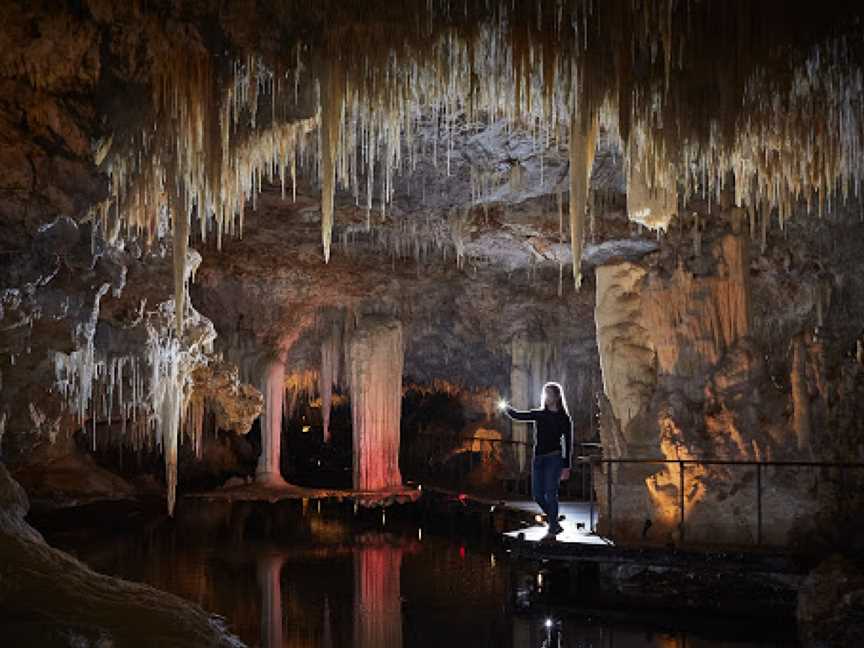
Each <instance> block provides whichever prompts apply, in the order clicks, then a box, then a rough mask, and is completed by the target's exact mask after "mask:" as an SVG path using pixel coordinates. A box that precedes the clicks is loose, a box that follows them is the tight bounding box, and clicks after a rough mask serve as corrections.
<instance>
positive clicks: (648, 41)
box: [95, 0, 864, 327]
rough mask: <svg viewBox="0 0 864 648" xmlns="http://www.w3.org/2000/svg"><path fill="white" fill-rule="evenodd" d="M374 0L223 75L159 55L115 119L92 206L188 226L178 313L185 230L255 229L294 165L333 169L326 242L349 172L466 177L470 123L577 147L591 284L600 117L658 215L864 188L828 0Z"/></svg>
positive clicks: (643, 204) (292, 186) (575, 220)
mask: <svg viewBox="0 0 864 648" xmlns="http://www.w3.org/2000/svg"><path fill="white" fill-rule="evenodd" d="M378 4H380V5H381V10H380V12H377V11H376V12H372V13H369V12H368V10H363V9H362V7H361V5H362V6H365V7H367V8H368V3H358V2H335V0H324V1H323V2H322V3H321V6H320V7H319V8H318V9H317V11H318V13H319V14H320V15H323V16H327V20H326V21H323V20H322V21H321V23H320V25H319V27H320V29H321V33H320V34H319V35H318V37H316V39H315V40H314V41H312V42H309V43H306V44H301V43H297V44H296V46H294V47H293V49H292V50H291V51H292V52H293V53H292V54H291V56H289V57H286V59H285V60H276V59H272V58H268V57H267V56H266V54H262V55H261V56H260V57H258V56H249V57H244V58H243V59H242V60H241V61H239V62H235V63H233V64H232V66H231V67H230V69H228V70H227V71H226V70H222V69H220V68H219V66H218V64H217V63H216V59H215V58H214V57H212V56H211V55H210V53H209V52H207V51H204V50H195V51H189V52H186V51H182V55H181V54H175V55H174V56H172V57H171V58H170V60H166V61H162V62H160V63H158V64H156V65H155V67H154V69H153V75H152V88H153V92H152V106H151V107H150V110H149V111H148V113H147V114H148V115H149V116H148V118H147V123H146V124H145V126H144V127H143V128H142V129H141V130H139V131H137V132H135V133H131V134H130V133H126V134H125V136H127V140H126V141H125V142H121V139H122V134H115V145H114V150H113V151H112V152H110V153H109V154H108V157H107V158H106V160H105V161H104V165H105V168H106V170H107V171H108V172H109V175H110V179H111V191H110V196H109V198H108V199H107V200H106V201H105V202H104V203H103V204H102V205H100V206H99V207H98V208H97V209H96V212H95V215H96V217H97V219H98V221H99V222H100V224H101V226H102V228H103V232H104V236H105V237H106V238H107V239H109V240H112V239H117V238H125V237H139V238H143V239H145V240H147V241H153V240H155V239H157V238H162V237H170V238H172V240H173V243H174V248H175V253H174V258H175V276H176V278H177V279H176V282H175V283H176V285H175V298H176V305H177V310H176V312H177V314H178V316H177V318H176V322H177V326H178V327H182V323H183V320H184V314H185V313H186V310H187V307H186V305H185V295H186V292H187V290H188V287H187V281H188V275H189V273H188V268H187V259H188V257H189V255H188V254H187V247H188V245H189V241H190V239H191V238H193V237H200V239H202V240H206V239H208V238H212V239H214V240H215V241H216V242H217V245H221V242H222V239H223V237H224V236H229V237H230V236H240V235H242V231H243V225H244V218H245V209H246V206H247V205H248V204H250V203H251V205H252V208H253V209H254V208H255V206H256V200H257V198H256V196H257V194H258V193H259V192H260V191H261V189H262V187H263V186H264V184H266V183H274V184H277V185H280V186H281V188H282V193H283V196H287V195H288V194H292V195H296V188H297V182H298V175H300V174H305V175H306V176H307V177H312V178H317V180H318V182H319V183H320V186H321V193H322V197H321V211H322V217H321V223H322V245H323V249H324V258H325V260H326V259H329V256H330V247H331V240H332V229H333V226H334V211H335V194H336V191H337V188H341V189H342V190H344V191H347V192H348V193H349V194H350V195H352V196H353V198H354V201H355V203H356V204H358V205H361V206H365V207H366V208H367V209H368V210H369V211H370V212H371V211H372V210H373V209H380V210H381V213H382V216H383V215H384V214H385V213H386V208H387V205H388V204H389V203H390V202H391V201H392V200H393V198H394V193H395V188H396V183H395V178H396V177H398V176H399V175H400V174H408V173H410V172H411V171H412V170H413V169H414V168H415V167H416V165H417V163H418V161H419V160H420V159H430V158H431V160H432V161H433V163H434V164H435V165H436V166H438V167H439V168H441V169H442V172H446V173H448V174H449V173H450V172H451V168H452V166H453V154H454V147H455V144H456V141H457V139H458V137H463V136H464V133H465V132H471V131H478V130H480V129H482V128H484V127H486V126H488V125H489V124H492V123H497V122H502V121H503V122H505V123H506V124H508V127H509V128H512V129H514V130H521V131H523V132H527V133H530V134H531V136H532V138H533V140H534V142H535V151H536V155H539V156H540V157H541V158H542V157H543V155H544V154H545V152H546V151H549V150H551V149H555V150H568V151H569V155H570V167H571V169H570V177H569V183H570V209H569V224H570V232H571V236H570V238H571V244H572V246H573V265H574V278H575V280H576V283H577V286H578V284H579V281H580V277H579V266H580V260H581V248H582V241H583V238H584V235H583V232H584V229H585V227H584V220H585V218H586V211H587V209H588V202H589V189H590V187H589V184H590V183H589V179H590V175H591V168H592V163H593V158H594V153H595V150H596V147H597V144H598V142H599V141H600V139H601V138H599V136H598V133H599V132H604V133H605V135H604V137H603V138H602V139H603V141H612V142H615V141H616V140H617V142H618V145H619V147H620V149H621V150H622V151H623V152H624V164H625V170H626V177H627V179H628V183H630V185H631V188H632V189H633V191H632V192H630V193H632V194H633V197H634V198H633V204H630V203H629V201H628V211H629V212H630V215H631V217H632V218H634V219H635V220H639V221H640V222H642V223H644V224H646V225H649V226H651V227H655V228H658V229H665V227H667V226H668V219H669V218H671V217H673V216H674V215H675V213H677V210H678V207H679V206H680V205H683V204H686V202H687V201H688V200H689V199H690V198H691V197H695V196H700V197H706V198H709V199H712V200H713V199H716V198H717V197H718V195H719V193H720V192H721V191H722V190H724V189H734V197H735V202H736V204H737V205H738V206H740V207H744V208H746V209H747V210H749V211H750V212H751V222H752V221H753V216H752V214H753V213H758V214H759V215H760V218H761V219H762V222H765V221H767V220H768V218H769V217H770V215H771V214H772V213H773V214H776V215H777V216H778V218H779V221H780V222H781V224H782V222H783V221H784V220H785V219H786V218H788V217H789V216H790V215H791V214H792V212H793V210H794V209H795V208H796V206H797V205H799V204H800V203H801V202H805V203H806V204H807V205H808V207H812V208H813V211H817V212H819V213H821V212H822V211H823V210H825V209H826V208H829V207H830V204H831V201H834V200H837V199H838V198H841V199H845V198H847V197H848V196H849V194H850V193H854V194H856V195H857V192H858V189H859V187H860V182H861V177H860V175H861V173H862V169H864V157H862V156H864V125H862V114H864V113H862V110H861V108H862V106H861V98H862V96H864V80H862V69H861V65H860V63H859V60H860V52H859V51H858V48H860V46H859V45H858V44H857V42H858V40H860V38H859V39H857V40H856V39H855V38H853V37H852V36H851V35H850V34H848V33H843V32H842V31H840V30H838V29H836V28H834V27H832V26H830V25H826V24H825V23H824V21H819V20H815V19H814V20H812V21H810V22H812V23H813V24H812V25H808V24H807V22H808V20H810V18H811V17H812V16H811V14H813V12H814V11H815V10H813V9H810V10H808V11H809V12H810V13H806V12H805V13H795V12H796V11H799V10H792V9H788V8H786V10H787V15H786V19H785V20H784V27H783V28H780V27H778V26H777V25H774V24H772V23H771V20H770V18H771V11H773V10H780V9H781V8H784V5H783V3H780V2H779V1H775V0H766V1H765V2H760V3H752V2H749V1H747V0H736V1H735V2H708V1H707V0H703V1H701V2H697V1H695V0H663V1H661V2H651V3H636V2H631V1H630V0H626V1H621V2H592V1H590V0H579V1H576V0H554V1H553V0H549V1H545V0H538V1H537V2H514V3H498V2H492V1H491V0H489V1H486V2H477V3H473V2H452V1H450V0H428V2H427V3H425V6H423V7H421V9H420V10H418V9H417V8H416V6H414V5H413V3H401V2H396V3H378ZM391 5H392V6H391ZM407 5H411V6H412V9H411V10H410V11H408V9H406V6H407ZM286 6H288V7H293V9H294V10H296V7H294V6H293V4H292V3H287V4H286ZM376 6H377V5H376ZM789 12H792V15H788V13H789ZM813 15H814V16H815V14H813ZM848 24H852V25H854V24H855V23H854V22H848ZM850 29H854V27H852V28H850ZM304 96H305V97H309V96H311V97H314V99H313V102H314V107H313V110H311V111H310V110H307V111H306V116H305V117H303V118H298V117H297V115H298V114H302V113H303V110H304V106H303V100H302V97H304ZM307 108H308V106H307ZM517 180H518V178H517ZM511 182H512V178H511ZM637 189H638V191H637ZM637 196H642V198H639V199H637V198H636V197H637ZM476 199H477V200H481V199H482V192H479V191H478V192H477V197H476ZM559 203H560V200H559ZM652 210H653V213H652ZM450 220H453V219H450ZM454 222H455V221H454ZM457 234H458V232H454V235H453V237H452V238H453V241H454V245H456V247H457V250H456V252H457V254H456V258H457V259H460V260H461V258H462V255H461V254H460V253H459V250H458V243H459V241H461V240H462V237H461V235H457Z"/></svg>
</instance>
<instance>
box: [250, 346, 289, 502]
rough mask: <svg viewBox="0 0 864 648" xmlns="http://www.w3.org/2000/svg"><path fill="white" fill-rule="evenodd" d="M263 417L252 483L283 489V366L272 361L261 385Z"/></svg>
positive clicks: (281, 363) (265, 371) (276, 361)
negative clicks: (281, 461) (259, 448)
mask: <svg viewBox="0 0 864 648" xmlns="http://www.w3.org/2000/svg"><path fill="white" fill-rule="evenodd" d="M261 391H262V392H263V394H264V414H263V416H262V419H261V456H260V457H258V467H257V468H256V470H255V481H256V483H258V484H263V485H265V486H284V485H285V480H284V479H282V473H281V472H280V470H279V458H280V456H281V450H282V406H283V404H284V401H285V364H284V363H283V362H281V361H279V360H272V361H270V362H269V363H268V364H267V367H266V369H265V370H264V379H263V381H262V385H261Z"/></svg>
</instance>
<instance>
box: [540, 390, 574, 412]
mask: <svg viewBox="0 0 864 648" xmlns="http://www.w3.org/2000/svg"><path fill="white" fill-rule="evenodd" d="M547 389H549V390H551V391H552V392H553V393H554V394H555V395H556V396H557V397H558V410H559V411H561V412H563V413H564V414H566V415H567V416H570V410H568V409H567V399H566V398H565V397H564V390H563V389H562V387H561V384H560V383H557V382H547V383H546V384H545V385H543V393H542V394H541V396H540V402H541V403H542V405H543V409H545V410H548V409H549V407H548V404H547V403H546V390H547Z"/></svg>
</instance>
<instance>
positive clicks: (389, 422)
mask: <svg viewBox="0 0 864 648" xmlns="http://www.w3.org/2000/svg"><path fill="white" fill-rule="evenodd" d="M403 362H404V350H403V345H402V324H401V323H400V322H398V321H394V320H387V319H381V318H378V317H376V316H371V317H368V318H364V319H363V320H362V321H361V322H360V325H359V327H358V328H357V329H355V330H354V331H353V333H352V337H351V342H350V345H349V349H348V365H349V372H350V380H351V421H352V425H353V430H354V432H353V433H354V488H355V489H357V490H364V491H372V490H384V489H386V488H390V487H397V486H401V485H402V475H401V474H400V472H399V423H400V418H401V413H402V366H403Z"/></svg>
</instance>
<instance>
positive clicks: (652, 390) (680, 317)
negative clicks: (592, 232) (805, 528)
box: [595, 235, 814, 541]
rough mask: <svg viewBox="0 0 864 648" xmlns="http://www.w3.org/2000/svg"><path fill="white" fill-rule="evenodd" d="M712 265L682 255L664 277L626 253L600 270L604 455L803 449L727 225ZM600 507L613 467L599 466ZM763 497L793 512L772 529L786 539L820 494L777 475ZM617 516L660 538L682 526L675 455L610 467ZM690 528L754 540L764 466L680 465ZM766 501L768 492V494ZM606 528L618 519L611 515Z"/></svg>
mask: <svg viewBox="0 0 864 648" xmlns="http://www.w3.org/2000/svg"><path fill="white" fill-rule="evenodd" d="M712 253H713V258H714V260H715V266H714V270H713V272H712V273H711V274H709V275H703V276H698V277H697V276H694V275H693V274H692V273H690V272H688V271H686V270H685V269H683V268H682V267H679V268H677V269H676V270H675V271H674V272H673V273H672V274H671V276H668V277H665V278H664V277H661V276H658V274H657V273H652V272H649V271H648V270H646V269H645V268H644V267H641V266H638V265H635V264H631V263H622V264H617V265H610V266H604V267H601V268H598V270H597V306H596V311H595V313H596V319H597V339H598V347H599V352H600V364H601V368H602V372H603V388H604V394H605V398H606V399H607V402H608V407H607V409H606V416H605V417H604V420H603V421H602V424H601V437H602V441H603V445H604V449H605V450H606V454H605V456H608V457H611V458H615V457H631V458H646V459H661V460H663V459H665V460H668V461H670V462H675V461H677V460H691V459H700V458H711V459H732V460H742V461H765V460H770V459H778V458H781V457H784V456H786V457H790V456H795V454H794V453H795V446H796V439H795V435H794V432H791V431H789V430H788V428H787V427H786V424H787V421H786V419H785V416H784V414H783V406H782V404H781V403H779V402H778V396H777V395H776V390H774V389H772V388H771V386H770V382H769V379H768V376H767V375H766V372H765V368H764V366H763V364H762V361H761V356H760V354H759V352H758V349H756V348H755V347H754V344H753V342H752V340H751V336H750V334H751V315H750V286H749V262H748V258H747V241H746V240H745V239H743V238H741V237H736V236H734V235H727V236H725V237H723V238H721V239H720V240H719V241H718V242H717V243H716V244H715V246H714V247H713V249H712ZM598 477H599V479H600V485H599V486H598V489H597V490H598V496H599V497H600V499H601V515H602V514H604V513H605V512H606V509H605V506H606V505H608V502H607V497H606V488H605V487H606V479H607V475H606V474H605V472H604V474H602V475H600V474H598ZM775 477H776V478H775V479H774V481H773V483H772V485H771V487H770V488H769V489H768V490H766V493H769V492H770V494H763V497H764V498H766V499H765V500H763V502H764V501H767V498H769V497H770V498H771V501H772V502H775V503H776V502H785V503H784V504H783V506H784V508H785V514H786V515H787V519H786V520H785V521H783V520H780V519H778V518H779V517H780V516H776V517H775V516H773V515H772V516H771V518H772V519H771V522H770V524H766V528H765V529H763V539H764V538H767V537H768V535H771V537H772V538H773V539H774V540H776V541H785V540H786V534H787V533H788V532H789V530H790V528H792V527H794V526H795V525H796V524H798V522H799V520H800V518H801V517H803V516H804V514H805V513H808V512H809V511H810V510H811V509H812V507H813V505H814V502H813V500H812V499H811V498H810V497H809V496H808V495H807V494H806V493H805V490H806V489H805V488H804V486H803V485H799V486H796V484H795V483H794V480H791V482H792V483H790V480H789V479H781V478H780V476H779V475H775ZM612 482H613V498H612V505H613V509H614V510H613V523H612V525H611V529H612V530H613V532H614V533H616V534H618V535H619V536H622V535H623V536H627V535H630V536H637V537H638V536H639V535H641V532H642V529H643V525H644V522H645V520H646V519H650V520H652V523H653V527H652V531H651V533H652V534H653V537H655V538H660V537H664V536H666V535H668V534H671V535H672V537H680V535H681V530H680V528H679V526H678V525H679V522H680V516H681V509H680V506H681V494H682V491H681V484H682V475H681V473H680V465H679V464H677V463H658V464H651V465H630V466H618V467H615V468H613V472H612ZM683 486H684V497H683V499H684V507H685V516H684V517H685V532H686V534H687V538H688V539H689V540H698V539H703V540H711V541H723V540H726V541H742V540H755V539H756V535H757V530H756V507H757V504H756V492H755V469H754V468H752V467H751V468H744V467H727V466H710V465H701V464H697V465H689V466H687V467H686V468H685V471H684V474H683ZM764 507H765V508H766V510H767V508H768V504H767V503H766V504H764ZM603 524H604V525H607V526H606V527H605V528H607V529H609V528H610V527H609V526H608V525H609V520H608V517H607V519H604V520H603Z"/></svg>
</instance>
